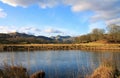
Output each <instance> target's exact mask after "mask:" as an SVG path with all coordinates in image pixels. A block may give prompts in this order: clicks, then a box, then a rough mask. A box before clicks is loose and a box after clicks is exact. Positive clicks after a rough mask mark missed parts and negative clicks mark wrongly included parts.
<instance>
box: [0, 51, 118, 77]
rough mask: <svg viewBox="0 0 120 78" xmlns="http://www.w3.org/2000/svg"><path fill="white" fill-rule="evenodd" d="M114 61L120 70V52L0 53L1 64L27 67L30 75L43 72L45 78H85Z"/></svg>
mask: <svg viewBox="0 0 120 78" xmlns="http://www.w3.org/2000/svg"><path fill="white" fill-rule="evenodd" d="M103 59H112V60H113V61H112V62H113V63H115V64H117V67H118V68H119V69H120V52H108V51H106V52H99V51H98V52H92V51H80V50H67V51H30V52H0V64H1V65H2V64H3V63H4V62H5V63H7V64H12V63H14V64H16V65H22V66H24V67H26V68H27V69H28V71H29V74H32V73H34V72H36V71H39V70H43V71H45V73H46V75H45V78H84V76H86V75H88V74H90V73H91V72H92V71H93V70H94V69H95V68H96V67H98V66H99V65H100V64H101V61H102V60H103Z"/></svg>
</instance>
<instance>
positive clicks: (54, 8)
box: [0, 0, 120, 37]
mask: <svg viewBox="0 0 120 78" xmlns="http://www.w3.org/2000/svg"><path fill="white" fill-rule="evenodd" d="M119 7H120V1H119V0H111V1H109V0H92V1H90V0H82V1H81V0H76V1H74V0H65V1H64V0H51V1H49V0H40V1H39V0H30V1H29V0H17V1H16V0H0V33H11V32H19V33H26V34H32V35H35V36H39V35H42V36H47V37H50V36H57V35H63V36H66V35H69V36H79V35H83V34H87V33H90V32H91V30H92V29H94V28H100V29H106V27H107V25H109V24H119V25H120V14H119V13H120V9H119Z"/></svg>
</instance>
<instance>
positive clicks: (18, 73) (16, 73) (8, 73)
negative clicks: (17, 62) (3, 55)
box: [0, 64, 29, 78]
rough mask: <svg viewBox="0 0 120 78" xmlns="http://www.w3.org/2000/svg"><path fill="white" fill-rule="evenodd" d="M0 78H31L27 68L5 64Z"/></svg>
mask: <svg viewBox="0 0 120 78" xmlns="http://www.w3.org/2000/svg"><path fill="white" fill-rule="evenodd" d="M0 78H29V76H28V73H27V70H26V68H24V67H22V66H10V65H7V64H5V65H4V66H3V68H2V69H0Z"/></svg>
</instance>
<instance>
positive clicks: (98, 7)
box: [0, 0, 120, 23]
mask: <svg viewBox="0 0 120 78" xmlns="http://www.w3.org/2000/svg"><path fill="white" fill-rule="evenodd" d="M0 1H2V2H3V3H6V4H8V5H11V6H14V7H17V6H22V7H27V6H29V5H33V4H38V5H39V6H40V7H41V8H47V7H54V6H56V5H60V4H64V5H66V6H70V7H71V10H72V11H73V12H82V11H86V10H90V11H92V12H94V13H95V14H94V15H93V16H92V18H91V19H90V20H91V22H92V23H93V22H96V21H98V20H104V21H105V22H106V23H108V22H109V23H119V22H120V20H118V19H120V0H0ZM111 21H112V22H111Z"/></svg>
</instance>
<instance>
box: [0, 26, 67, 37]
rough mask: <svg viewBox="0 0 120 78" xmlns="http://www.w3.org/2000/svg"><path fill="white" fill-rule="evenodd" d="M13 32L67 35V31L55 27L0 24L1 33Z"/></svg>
mask: <svg viewBox="0 0 120 78" xmlns="http://www.w3.org/2000/svg"><path fill="white" fill-rule="evenodd" d="M11 32H19V33H26V34H30V35H36V36H38V35H44V36H55V35H67V34H65V31H62V30H59V29H53V28H49V27H47V28H43V29H40V28H36V27H34V26H31V27H30V26H24V27H20V28H19V27H15V26H0V33H11Z"/></svg>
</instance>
